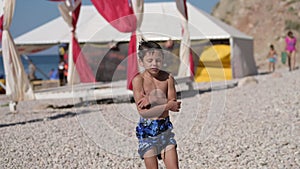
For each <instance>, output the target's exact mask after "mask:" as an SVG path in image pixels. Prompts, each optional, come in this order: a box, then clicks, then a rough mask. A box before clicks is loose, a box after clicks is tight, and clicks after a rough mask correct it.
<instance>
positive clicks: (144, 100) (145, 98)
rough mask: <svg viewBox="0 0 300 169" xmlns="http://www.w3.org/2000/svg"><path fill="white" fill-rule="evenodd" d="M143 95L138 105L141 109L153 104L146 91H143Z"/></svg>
mask: <svg viewBox="0 0 300 169" xmlns="http://www.w3.org/2000/svg"><path fill="white" fill-rule="evenodd" d="M142 96H143V98H141V99H140V100H139V101H138V103H137V105H138V107H139V108H140V109H145V108H148V107H149V106H151V104H150V101H149V99H148V96H146V95H145V94H144V93H142Z"/></svg>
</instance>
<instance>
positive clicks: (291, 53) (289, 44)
mask: <svg viewBox="0 0 300 169" xmlns="http://www.w3.org/2000/svg"><path fill="white" fill-rule="evenodd" d="M296 43H297V39H296V37H294V35H293V32H292V31H289V32H288V33H287V36H286V38H285V44H286V46H285V50H286V52H287V56H288V65H289V71H292V70H294V69H295V65H296Z"/></svg>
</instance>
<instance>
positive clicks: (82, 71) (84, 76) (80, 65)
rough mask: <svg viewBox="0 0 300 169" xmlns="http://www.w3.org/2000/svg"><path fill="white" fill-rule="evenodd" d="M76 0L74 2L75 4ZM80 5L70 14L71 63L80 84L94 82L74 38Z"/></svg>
mask: <svg viewBox="0 0 300 169" xmlns="http://www.w3.org/2000/svg"><path fill="white" fill-rule="evenodd" d="M76 1H78V0H75V2H76ZM80 7H81V3H80V4H79V5H78V6H77V8H76V9H75V10H74V11H73V12H72V25H73V30H72V45H73V47H72V50H73V61H74V63H75V66H76V70H77V72H78V74H79V78H80V82H85V83H87V82H96V79H95V76H94V74H93V71H92V70H91V67H90V66H89V65H88V64H87V61H86V58H85V57H84V55H83V53H82V52H81V48H80V45H79V43H78V41H77V38H76V36H75V31H76V24H77V21H78V17H79V13H80Z"/></svg>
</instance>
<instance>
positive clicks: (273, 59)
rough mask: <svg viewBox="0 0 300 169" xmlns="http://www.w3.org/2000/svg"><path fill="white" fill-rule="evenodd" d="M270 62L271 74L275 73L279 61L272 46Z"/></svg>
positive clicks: (269, 55) (269, 54)
mask: <svg viewBox="0 0 300 169" xmlns="http://www.w3.org/2000/svg"><path fill="white" fill-rule="evenodd" d="M268 60H269V72H274V71H275V63H276V61H277V52H276V50H275V49H274V45H273V44H271V45H270V51H269V53H268Z"/></svg>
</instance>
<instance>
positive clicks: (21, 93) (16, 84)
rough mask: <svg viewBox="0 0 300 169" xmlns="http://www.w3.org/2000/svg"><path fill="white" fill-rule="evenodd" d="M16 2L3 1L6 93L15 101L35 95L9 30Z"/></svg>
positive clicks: (12, 0) (29, 98)
mask: <svg viewBox="0 0 300 169" xmlns="http://www.w3.org/2000/svg"><path fill="white" fill-rule="evenodd" d="M15 2H16V1H15V0H4V3H3V4H4V10H3V11H4V22H3V32H2V50H3V51H2V52H3V53H2V55H3V63H4V70H5V80H6V95H11V99H12V100H13V101H22V100H31V99H34V98H35V96H34V93H33V90H32V87H31V85H30V83H29V80H28V78H27V75H26V73H25V70H24V66H23V64H22V62H21V59H20V56H19V54H18V52H17V50H16V46H15V43H14V41H13V38H12V37H11V34H10V31H9V28H10V25H11V22H12V18H13V13H14V8H15Z"/></svg>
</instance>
